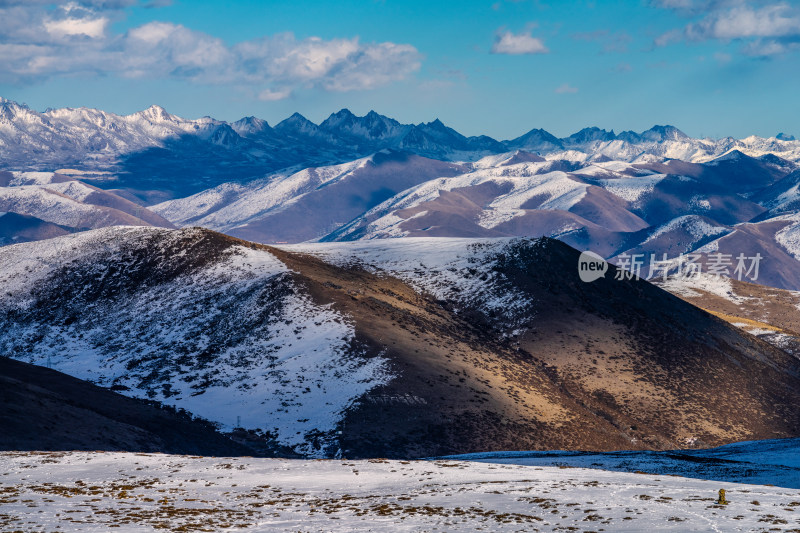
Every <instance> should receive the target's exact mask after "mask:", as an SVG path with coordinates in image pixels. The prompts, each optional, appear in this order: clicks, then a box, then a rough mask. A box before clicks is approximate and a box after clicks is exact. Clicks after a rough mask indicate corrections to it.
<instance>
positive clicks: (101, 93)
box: [0, 0, 800, 139]
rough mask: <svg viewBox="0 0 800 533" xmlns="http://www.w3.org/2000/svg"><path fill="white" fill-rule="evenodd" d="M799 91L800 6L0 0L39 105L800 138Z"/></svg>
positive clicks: (16, 77) (7, 65)
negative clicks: (665, 127)
mask: <svg viewBox="0 0 800 533" xmlns="http://www.w3.org/2000/svg"><path fill="white" fill-rule="evenodd" d="M798 94H800V5H798V3H797V2H786V1H772V0H749V1H748V0H641V1H639V0H632V1H628V2H622V1H618V2H611V1H600V0H597V1H584V2H580V1H579V2H548V1H546V0H539V1H535V0H517V1H504V0H489V1H485V2H483V1H481V2H478V1H467V0H464V1H441V2H423V1H406V2H399V1H393V0H383V1H373V0H365V1H355V0H341V1H337V2H321V1H320V2H302V1H297V0H295V1H283V0H280V1H255V0H248V1H239V2H235V1H227V2H221V1H214V0H192V1H189V0H172V1H169V0H85V1H73V2H60V3H58V2H52V1H47V0H24V1H23V0H0V96H3V97H6V98H9V99H12V100H16V101H20V102H25V103H27V104H28V105H30V106H31V107H33V108H34V109H40V110H43V109H45V108H47V107H63V106H70V107H79V106H87V107H97V108H101V109H104V110H107V111H113V112H116V113H121V114H126V113H131V112H134V111H137V110H140V109H143V108H146V107H148V106H149V105H151V104H159V105H162V106H163V107H165V108H166V109H167V110H168V111H170V112H172V113H175V114H178V115H181V116H185V117H189V118H194V117H198V116H203V115H210V116H213V117H215V118H220V119H223V120H236V119H238V118H240V117H242V116H246V115H256V116H259V117H262V118H265V119H267V120H268V121H269V122H270V123H271V124H274V123H276V122H278V121H280V120H282V119H283V118H286V117H287V116H289V115H290V114H291V113H293V112H295V111H298V112H300V113H302V114H303V115H305V116H306V117H308V118H310V119H311V120H314V121H316V122H319V121H321V120H323V119H324V118H325V117H326V116H327V115H329V114H330V113H332V112H334V111H337V110H339V109H341V108H343V107H347V108H349V109H350V110H352V111H353V112H355V113H357V114H365V113H366V112H367V111H369V110H370V109H374V110H376V111H378V112H379V113H383V114H386V115H389V116H392V117H394V118H396V119H398V120H400V121H401V122H421V121H429V120H433V119H434V118H440V119H441V120H442V121H443V122H445V123H446V124H448V125H450V126H452V127H454V128H456V129H457V130H459V131H461V132H462V133H464V134H467V135H478V134H487V135H491V136H493V137H496V138H499V139H507V138H512V137H516V136H518V135H521V134H523V133H525V132H526V131H528V130H529V129H531V128H534V127H541V128H545V129H547V130H548V131H550V132H552V133H554V134H556V135H559V136H564V135H568V134H570V133H572V132H574V131H577V130H578V129H580V128H582V127H585V126H599V127H603V128H606V129H614V130H616V131H621V130H626V129H632V130H636V131H641V130H644V129H647V128H649V127H650V126H652V125H653V124H673V125H675V126H678V127H679V128H681V129H683V130H684V131H685V132H686V133H688V134H690V135H694V136H701V135H702V136H711V137H721V136H726V135H732V136H735V137H744V136H747V135H750V134H756V135H764V136H771V135H775V134H777V133H779V132H786V133H789V134H794V135H798V136H800V99H798Z"/></svg>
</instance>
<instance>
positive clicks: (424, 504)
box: [0, 452, 800, 532]
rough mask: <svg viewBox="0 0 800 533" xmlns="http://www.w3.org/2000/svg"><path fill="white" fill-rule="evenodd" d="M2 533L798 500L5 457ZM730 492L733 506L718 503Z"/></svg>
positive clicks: (671, 522)
mask: <svg viewBox="0 0 800 533" xmlns="http://www.w3.org/2000/svg"><path fill="white" fill-rule="evenodd" d="M0 472H2V474H0V529H2V530H15V529H22V530H25V531H52V530H55V529H57V530H60V531H97V532H100V531H109V528H110V527H113V528H114V529H113V530H114V531H118V532H130V531H151V530H153V529H154V528H166V529H170V530H176V529H178V528H182V529H181V531H200V530H206V531H208V530H212V531H222V530H233V529H235V530H237V531H298V530H301V531H554V530H562V531H650V530H658V531H681V532H688V531H773V530H776V529H777V530H786V529H792V528H797V527H799V526H800V516H798V512H797V510H798V509H800V492H799V491H797V490H790V489H783V488H778V487H768V486H759V485H742V484H732V483H721V482H718V481H699V480H693V479H687V478H681V477H673V476H656V475H644V474H630V473H620V472H608V471H598V470H587V469H582V468H558V467H536V466H521V465H501V464H482V463H474V462H467V461H388V460H384V459H373V460H361V461H348V460H330V461H314V460H286V459H254V458H208V457H189V456H176V455H161V454H133V453H98V452H69V453H67V452H51V453H43V452H4V453H0ZM720 488H725V489H726V491H727V499H728V500H729V501H730V504H729V505H727V506H718V505H716V504H715V500H716V497H717V491H718V490H719V489H720Z"/></svg>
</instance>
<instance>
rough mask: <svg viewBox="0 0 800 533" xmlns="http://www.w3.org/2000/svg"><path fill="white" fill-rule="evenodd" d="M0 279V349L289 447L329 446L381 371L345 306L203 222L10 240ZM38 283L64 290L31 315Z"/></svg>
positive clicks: (47, 289)
mask: <svg viewBox="0 0 800 533" xmlns="http://www.w3.org/2000/svg"><path fill="white" fill-rule="evenodd" d="M0 283H2V286H3V294H2V296H0V312H2V316H3V317H4V318H3V322H4V325H3V335H2V336H1V337H0V346H1V347H2V351H3V353H6V354H13V355H14V357H16V358H19V359H23V360H25V361H28V362H32V363H35V364H39V365H45V364H49V365H51V366H52V368H54V369H56V370H59V371H61V372H64V373H67V374H70V375H72V376H76V377H79V378H81V379H85V380H89V381H92V382H94V383H98V384H102V385H104V386H112V385H113V386H115V387H116V388H118V389H121V390H126V391H130V392H129V393H130V394H133V395H135V396H138V397H144V398H150V399H155V400H159V401H162V402H164V403H167V404H170V405H175V406H177V407H181V408H184V409H186V410H188V411H190V412H191V413H193V414H195V415H198V416H201V417H203V418H206V419H208V420H211V421H213V422H216V423H218V424H219V425H220V427H221V428H224V429H227V430H230V429H232V428H233V427H236V426H237V424H239V425H240V426H241V427H243V428H245V429H253V430H259V431H260V432H266V433H269V434H270V435H271V436H272V437H274V439H275V442H276V444H278V445H281V446H287V447H289V448H292V449H295V450H296V451H297V452H298V453H305V454H309V455H314V454H320V455H330V454H333V453H336V450H335V449H334V450H330V449H327V447H328V446H330V440H331V438H332V435H333V433H334V431H335V430H336V428H337V424H338V423H339V420H340V419H341V417H342V416H343V411H344V410H345V409H346V408H348V407H350V406H351V404H352V402H353V401H355V400H356V399H357V398H358V397H360V396H361V395H363V394H364V393H365V392H367V391H368V390H370V389H371V388H372V387H375V386H376V385H379V384H382V383H385V382H387V380H389V379H390V377H391V375H390V373H389V371H388V369H387V367H386V365H385V361H384V360H383V359H382V358H381V357H380V356H379V355H378V356H372V357H369V358H364V357H361V353H362V351H361V349H360V348H359V346H358V343H357V342H356V341H355V339H354V329H353V325H352V323H351V322H350V320H349V319H348V318H347V317H345V316H343V315H341V314H340V313H338V312H336V311H334V310H333V309H330V308H328V307H325V306H321V305H318V304H315V303H314V302H312V301H311V300H310V299H309V298H308V296H307V295H305V294H304V293H303V292H302V291H300V290H299V289H298V288H297V287H295V286H294V284H293V282H292V278H291V272H290V271H289V269H288V268H287V267H286V266H285V265H284V264H283V263H281V262H280V261H279V260H278V259H276V258H275V257H274V256H272V255H271V254H270V253H269V252H266V251H261V250H255V249H252V248H248V247H244V246H232V247H229V246H223V247H221V248H220V247H216V248H215V245H214V242H213V238H212V237H210V236H209V235H208V233H207V232H202V231H193V230H184V231H181V232H174V231H168V230H159V229H153V228H108V229H102V230H97V231H92V232H85V233H80V234H76V235H70V236H66V237H63V238H61V239H53V240H47V241H41V242H39V243H32V244H23V245H16V246H9V247H6V248H3V249H2V250H0ZM48 293H53V294H55V293H59V294H60V295H61V296H62V297H63V296H64V294H65V293H69V294H70V298H69V300H70V302H71V303H70V304H66V305H65V306H64V307H59V308H58V309H52V310H51V311H52V313H51V312H44V313H42V314H39V315H38V316H39V317H40V318H39V319H37V318H36V316H37V314H36V313H33V312H32V311H31V307H32V306H34V305H38V306H41V305H42V304H45V305H49V304H46V301H47V300H48V296H47V294H48ZM23 314H26V315H28V318H27V319H25V320H21V319H20V318H21V315H23ZM14 317H17V318H14ZM32 341H33V342H32ZM312 440H313V441H314V442H316V447H314V446H312V445H311V444H309V442H311V441H312Z"/></svg>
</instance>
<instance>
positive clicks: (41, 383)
mask: <svg viewBox="0 0 800 533" xmlns="http://www.w3.org/2000/svg"><path fill="white" fill-rule="evenodd" d="M0 405H2V407H3V409H2V412H0V450H43V451H44V450H53V451H57V450H104V451H136V452H162V453H174V454H193V455H198V454H199V455H223V456H230V455H253V453H254V452H253V451H252V450H250V449H249V448H247V447H246V446H243V445H241V444H238V443H236V442H234V441H232V440H230V439H229V438H227V437H225V436H223V435H220V434H219V433H217V431H216V430H215V428H214V426H213V425H211V424H209V423H208V422H203V421H199V420H193V419H192V418H191V417H190V416H188V415H187V414H185V413H178V412H176V411H175V410H171V409H163V408H159V406H157V405H155V404H152V403H150V402H146V401H143V400H137V399H133V398H127V397H125V396H122V395H120V394H117V393H115V392H111V391H110V390H108V389H104V388H101V387H98V386H96V385H93V384H91V383H88V382H86V381H82V380H80V379H76V378H74V377H71V376H67V375H65V374H62V373H61V372H56V371H55V370H50V369H48V368H43V367H41V366H34V365H30V364H27V363H23V362H21V361H16V360H14V359H10V358H8V357H0Z"/></svg>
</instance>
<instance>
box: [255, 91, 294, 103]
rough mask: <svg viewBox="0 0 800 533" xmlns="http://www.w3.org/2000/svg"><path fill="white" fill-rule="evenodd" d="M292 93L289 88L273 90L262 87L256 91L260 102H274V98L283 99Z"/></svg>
mask: <svg viewBox="0 0 800 533" xmlns="http://www.w3.org/2000/svg"><path fill="white" fill-rule="evenodd" d="M291 95H292V91H290V90H289V89H280V90H277V91H273V90H272V89H264V90H263V91H261V92H259V93H258V99H259V100H261V101H262V102H274V101H276V100H284V99H286V98H289V96H291Z"/></svg>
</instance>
